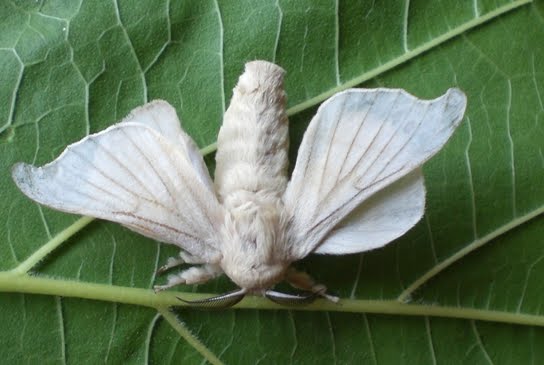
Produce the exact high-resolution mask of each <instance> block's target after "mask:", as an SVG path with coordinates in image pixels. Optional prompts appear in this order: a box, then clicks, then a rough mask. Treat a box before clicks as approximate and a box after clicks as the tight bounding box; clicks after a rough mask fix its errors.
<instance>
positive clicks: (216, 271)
mask: <svg viewBox="0 0 544 365" xmlns="http://www.w3.org/2000/svg"><path fill="white" fill-rule="evenodd" d="M222 273H223V270H221V268H220V267H219V265H213V264H206V265H202V266H193V267H190V268H188V269H187V270H183V271H181V272H179V273H178V274H172V275H168V282H167V283H166V284H165V285H155V286H154V287H153V290H155V292H159V291H161V290H165V289H169V288H172V287H174V286H177V285H181V284H187V285H190V284H199V283H205V282H206V281H208V280H210V279H213V278H215V277H217V276H219V275H221V274H222Z"/></svg>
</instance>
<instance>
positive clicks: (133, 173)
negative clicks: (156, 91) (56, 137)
mask: <svg viewBox="0 0 544 365" xmlns="http://www.w3.org/2000/svg"><path fill="white" fill-rule="evenodd" d="M146 107H147V109H145V108H146ZM170 108H171V107H166V106H165V105H160V103H159V104H157V103H155V104H153V103H151V104H147V105H146V106H145V107H144V108H138V109H136V110H134V111H133V116H132V117H129V119H127V120H125V121H123V122H121V123H118V124H116V125H113V126H111V127H110V128H108V129H106V130H104V131H102V132H99V133H96V134H93V135H90V136H87V137H85V138H84V139H82V140H81V141H79V142H77V143H74V144H72V145H70V146H68V147H67V148H66V150H65V151H64V152H63V153H62V154H61V155H60V156H59V157H58V158H57V159H56V160H54V161H53V162H51V163H49V164H47V165H45V166H42V167H35V166H32V165H28V164H24V163H19V164H16V165H15V166H14V167H13V170H12V175H13V179H14V180H15V183H16V184H17V186H18V187H19V189H21V191H22V192H23V193H24V194H25V195H27V196H28V197H29V198H31V199H33V200H35V201H37V202H38V203H40V204H44V205H46V206H49V207H51V208H54V209H58V210H61V211H64V212H69V213H76V214H83V215H88V216H92V217H97V218H101V219H107V220H110V221H113V222H118V223H121V224H122V225H124V226H126V227H128V228H130V229H132V230H134V231H136V232H139V233H141V234H143V235H145V236H147V237H150V238H153V239H157V240H160V241H163V242H167V243H172V244H175V245H177V246H178V247H180V248H183V249H184V250H186V251H187V252H188V253H190V254H191V255H193V256H196V257H199V258H202V259H203V261H205V262H212V261H214V260H215V259H216V258H218V257H219V256H218V255H219V254H220V248H219V243H220V242H219V240H218V232H219V230H220V229H221V225H222V222H223V217H224V211H223V208H222V207H221V205H220V204H219V202H218V200H217V197H216V195H215V193H214V191H213V189H211V188H210V187H209V186H208V184H206V182H205V181H207V180H209V176H207V175H208V173H207V171H205V170H204V168H205V167H202V168H200V170H201V171H199V167H198V164H197V167H195V161H194V159H191V156H190V154H191V153H193V154H194V153H197V152H198V150H197V149H196V147H195V148H192V151H189V150H188V149H187V147H188V145H186V144H184V143H182V142H183V141H180V140H179V139H178V138H177V137H180V136H181V137H183V135H185V134H184V132H182V131H181V129H179V122H177V117H175V112H174V114H173V115H171V114H169V113H170V112H171V111H172V110H170ZM150 113H151V114H150ZM153 117H157V118H158V119H157V123H152V120H151V119H150V118H153ZM175 122H177V125H176V123H175ZM168 131H170V133H169V132H168ZM185 136H186V135H185ZM187 138H189V137H188V136H187ZM191 144H192V142H191ZM197 162H198V161H197ZM202 165H203V163H202ZM203 174H204V175H205V176H204V177H202V176H201V175H203Z"/></svg>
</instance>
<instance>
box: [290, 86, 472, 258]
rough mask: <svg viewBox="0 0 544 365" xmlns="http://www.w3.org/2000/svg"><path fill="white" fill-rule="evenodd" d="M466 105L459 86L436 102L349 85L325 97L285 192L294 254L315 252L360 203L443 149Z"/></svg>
mask: <svg viewBox="0 0 544 365" xmlns="http://www.w3.org/2000/svg"><path fill="white" fill-rule="evenodd" d="M465 106H466V97H465V95H464V94H463V92H461V91H460V90H458V89H449V90H448V91H447V92H446V94H444V95H443V96H441V97H439V98H437V99H434V100H420V99H417V98H416V97H414V96H412V95H410V94H408V93H407V92H405V91H403V90H396V89H351V90H347V91H344V92H342V93H339V94H336V95H335V96H333V97H332V98H330V99H329V100H327V101H326V102H325V103H323V104H322V105H321V107H320V108H319V109H318V111H317V114H316V115H315V117H314V118H313V119H312V121H311V122H310V125H309V126H308V129H307V130H306V133H305V134H304V138H303V140H302V143H301V146H300V149H299V153H298V158H297V162H296V165H295V168H294V170H293V174H292V178H291V181H290V182H289V184H288V186H287V189H286V191H285V194H284V203H285V207H286V209H287V212H288V214H289V217H290V218H289V219H290V223H289V230H288V240H289V244H290V246H291V250H292V254H293V256H294V258H302V257H305V256H306V255H308V254H309V253H310V252H312V251H315V250H316V249H317V248H318V247H319V245H320V244H321V243H322V242H323V239H324V238H325V237H326V236H327V235H328V234H329V232H331V231H332V230H333V229H334V228H335V226H336V225H337V224H339V223H340V222H341V221H342V220H343V219H344V218H345V217H346V216H347V215H348V214H350V213H351V212H352V211H353V210H354V209H355V208H356V207H358V206H359V205H360V204H361V203H363V202H364V201H365V200H367V199H369V198H370V197H371V196H372V195H374V194H375V193H377V192H379V191H380V190H382V189H384V188H385V187H387V186H388V185H390V184H392V183H394V182H395V181H397V180H399V179H401V178H402V177H404V176H406V175H408V174H409V173H410V172H412V171H414V170H416V169H417V168H419V167H420V166H421V165H422V164H423V163H424V162H425V161H427V160H428V159H429V158H431V157H432V156H433V155H434V154H435V153H436V152H438V151H439V150H440V149H441V148H442V146H443V145H444V144H445V143H446V141H447V140H448V139H449V137H450V136H451V135H452V133H453V131H454V130H455V129H456V128H457V126H458V125H459V123H460V121H461V119H462V117H463V113H464V110H465ZM367 249H368V248H367V247H366V246H364V245H361V246H360V248H359V249H358V250H357V251H355V249H354V248H352V249H351V250H350V252H361V251H365V250H367Z"/></svg>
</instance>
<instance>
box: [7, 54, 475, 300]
mask: <svg viewBox="0 0 544 365" xmlns="http://www.w3.org/2000/svg"><path fill="white" fill-rule="evenodd" d="M284 73H285V72H284V70H283V69H282V68H281V67H279V66H277V65H274V64H272V63H269V62H265V61H253V62H249V63H247V64H246V66H245V72H244V73H243V74H242V75H241V76H240V78H239V80H238V84H237V85H236V87H235V88H234V91H233V96H232V100H231V103H230V106H229V107H228V109H227V111H226V112H225V115H224V120H223V124H222V126H221V129H220V131H219V136H218V141H217V154H216V169H215V181H214V182H212V179H211V178H210V175H209V173H208V170H207V168H206V165H205V164H204V161H203V158H202V156H201V154H200V153H199V150H198V148H197V147H196V144H195V143H194V142H193V141H192V139H191V138H190V137H189V136H188V135H187V134H186V133H185V132H184V131H183V129H182V128H181V126H180V121H179V119H178V117H177V115H176V111H175V110H174V108H173V107H172V106H170V105H169V104H168V103H167V102H165V101H161V100H156V101H152V102H150V103H148V104H145V105H144V106H142V107H139V108H136V109H134V110H133V111H132V112H131V113H130V114H129V115H128V116H127V117H126V118H125V119H123V120H122V121H121V122H120V123H117V124H115V125H113V126H111V127H109V128H107V129H106V130H104V131H102V132H99V133H96V134H92V135H89V136H87V137H85V138H83V139H82V140H81V141H79V142H77V143H74V144H72V145H70V146H68V147H67V148H66V150H65V151H64V152H63V153H62V154H61V155H60V156H59V157H58V158H57V159H56V160H54V161H53V162H51V163H48V164H46V165H44V166H43V167H35V166H32V165H28V164H25V163H18V164H16V165H15V166H14V167H13V171H12V175H13V179H14V181H15V183H16V184H17V186H18V187H19V189H20V190H21V191H22V192H23V193H24V194H25V195H27V196H28V197H29V198H30V199H32V200H34V201H36V202H38V203H40V204H43V205H46V206H48V207H51V208H54V209H58V210H61V211H64V212H69V213H77V214H82V215H87V216H92V217H96V218H101V219H106V220H110V221H114V222H118V223H120V224H122V225H124V226H125V227H128V228H129V229H131V230H133V231H136V232H138V233H141V234H143V235H144V236H147V237H150V238H152V239H155V240H158V241H162V242H165V243H170V244H173V245H176V246H177V247H179V248H180V254H179V257H175V258H170V259H169V260H168V262H167V263H166V265H164V266H163V267H161V268H160V269H159V271H160V272H162V271H165V270H169V269H171V268H173V267H176V266H179V265H181V264H184V263H185V264H190V265H193V266H192V267H189V268H186V269H184V270H181V271H180V272H179V273H177V274H174V275H170V276H169V277H168V282H167V284H166V285H162V286H161V285H158V286H155V289H156V290H163V289H167V288H171V287H173V286H176V285H179V284H195V283H203V282H206V281H208V280H210V279H212V278H214V277H216V276H218V275H221V274H223V273H224V274H226V275H227V276H228V277H229V278H230V279H231V280H232V281H233V282H234V283H235V284H236V285H238V287H239V289H237V290H235V291H233V292H229V293H226V294H222V295H219V296H217V297H213V298H209V299H205V300H202V301H194V302H190V303H192V304H198V305H203V306H220V307H226V306H230V305H233V304H235V303H237V302H238V301H240V300H241V299H242V298H243V297H244V296H245V295H246V294H258V295H264V296H266V297H267V298H269V299H271V300H273V301H275V302H278V303H281V304H296V303H300V302H304V303H306V302H309V301H311V300H313V299H315V297H317V296H323V297H325V298H328V299H330V300H333V301H336V300H338V298H336V297H334V296H332V295H328V294H327V293H326V289H325V286H324V285H321V284H318V283H316V282H315V281H314V280H313V279H312V278H311V277H310V276H309V275H308V274H306V273H303V272H298V271H296V270H295V269H293V268H292V266H291V264H292V263H294V262H295V261H297V260H300V259H302V258H304V257H306V256H307V255H309V254H311V253H316V254H329V255H340V254H351V253H358V252H363V251H367V250H372V249H376V248H378V247H381V246H384V245H386V244H387V243H389V242H391V241H393V240H394V239H396V238H398V237H399V236H401V235H403V234H404V233H405V232H406V231H408V230H409V229H410V228H411V227H413V226H414V225H415V224H416V223H417V222H418V221H419V220H420V218H421V217H422V216H423V213H424V208H425V186H424V180H423V175H422V172H421V166H422V164H423V163H424V162H425V161H427V160H428V159H429V158H431V157H432V156H433V155H434V154H435V153H437V152H438V151H439V150H440V149H441V148H442V147H443V145H444V144H445V143H446V142H447V140H448V139H449V138H450V136H451V135H452V133H453V132H454V130H455V129H456V127H457V126H458V125H459V123H460V121H461V119H462V117H463V114H464V111H465V106H466V97H465V95H464V94H463V92H461V91H460V90H459V89H456V88H452V89H449V90H448V91H447V92H446V93H445V94H444V95H443V96H441V97H439V98H437V99H434V100H420V99H417V98H415V97H414V96H412V95H410V94H408V93H407V92H405V91H404V90H399V89H385V88H379V89H350V90H346V91H343V92H340V93H338V94H336V95H334V96H332V97H331V98H330V99H328V100H327V101H325V102H324V103H323V104H322V105H321V106H320V107H319V109H318V111H317V114H316V115H315V116H314V117H313V119H312V120H311V122H310V124H309V126H308V129H307V130H306V132H305V134H304V137H303V139H302V143H301V145H300V148H299V151H298V157H297V161H296V165H295V167H294V170H293V173H292V176H291V179H290V180H289V179H288V157H287V150H288V120H287V115H286V109H285V108H286V106H285V105H286V96H285V92H284V88H283V77H284ZM283 280H285V281H287V282H288V283H290V284H291V285H293V286H294V287H296V288H299V289H302V290H304V291H305V292H306V293H307V294H305V295H291V294H285V293H280V292H276V291H274V290H273V289H272V288H273V287H274V285H275V284H277V283H279V282H280V281H283Z"/></svg>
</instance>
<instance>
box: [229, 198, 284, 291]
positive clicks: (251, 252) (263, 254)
mask: <svg viewBox="0 0 544 365" xmlns="http://www.w3.org/2000/svg"><path fill="white" fill-rule="evenodd" d="M281 222H282V219H281V217H279V214H278V210H277V209H269V210H267V209H266V207H263V206H262V205H260V206H257V205H253V204H251V203H247V204H245V205H244V206H241V207H239V209H234V210H231V212H229V214H228V215H227V218H226V220H225V225H224V229H223V234H222V240H223V242H222V244H221V254H222V259H221V262H220V265H221V268H222V269H223V271H224V272H225V274H226V275H227V276H228V277H229V278H230V279H231V280H232V281H233V282H234V283H236V284H237V285H238V286H239V287H240V288H243V289H246V290H247V291H248V292H261V291H262V290H263V289H268V288H271V287H272V286H274V285H275V284H277V283H278V282H280V281H282V280H283V278H284V276H285V272H286V270H287V267H288V266H289V265H290V264H291V262H290V261H289V260H288V257H286V250H285V249H284V246H283V245H285V240H284V237H283V232H284V231H285V230H284V229H283V228H282V226H281V224H282V223H281Z"/></svg>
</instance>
